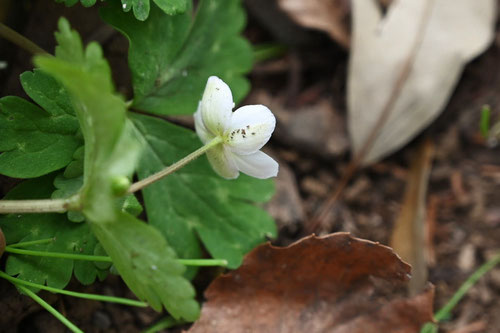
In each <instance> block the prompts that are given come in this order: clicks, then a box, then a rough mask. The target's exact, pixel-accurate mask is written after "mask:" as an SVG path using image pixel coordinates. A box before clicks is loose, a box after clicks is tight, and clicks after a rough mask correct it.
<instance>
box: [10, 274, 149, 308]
mask: <svg viewBox="0 0 500 333" xmlns="http://www.w3.org/2000/svg"><path fill="white" fill-rule="evenodd" d="M0 277H2V278H4V279H5V280H7V281H10V282H12V283H14V284H16V285H20V284H21V285H25V286H28V287H33V288H37V289H42V290H47V291H50V292H53V293H56V294H63V295H68V296H72V297H78V298H85V299H91V300H95V301H102V302H110V303H118V304H124V305H130V306H137V307H143V308H145V307H147V306H148V304H147V303H144V302H140V301H136V300H133V299H128V298H121V297H114V296H105V295H95V294H87V293H79V292H76V291H69V290H63V289H58V288H52V287H49V286H44V285H42V284H38V283H33V282H29V281H24V280H21V279H18V278H15V277H12V276H10V275H8V274H6V273H4V272H2V271H0Z"/></svg>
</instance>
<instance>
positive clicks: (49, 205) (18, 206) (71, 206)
mask: <svg viewBox="0 0 500 333" xmlns="http://www.w3.org/2000/svg"><path fill="white" fill-rule="evenodd" d="M79 208H80V207H79V197H78V196H77V195H75V196H72V197H70V198H67V199H42V200H0V214H11V213H19V214H21V213H64V212H67V211H68V210H79Z"/></svg>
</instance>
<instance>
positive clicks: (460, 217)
mask: <svg viewBox="0 0 500 333" xmlns="http://www.w3.org/2000/svg"><path fill="white" fill-rule="evenodd" d="M250 2H251V0H249V1H248V8H249V13H248V15H249V16H248V25H247V28H246V30H245V35H246V36H247V37H248V38H249V40H250V41H251V42H252V43H256V44H260V43H265V42H279V43H284V44H285V45H287V47H288V49H287V51H286V52H285V53H284V54H283V55H282V56H280V57H278V58H276V59H271V60H267V61H265V62H262V63H259V64H258V65H256V66H255V68H254V70H253V72H252V73H251V74H250V78H251V81H252V87H253V90H252V92H251V94H250V95H249V96H248V97H247V99H246V101H245V102H244V103H245V104H255V103H263V104H266V105H270V107H271V109H272V110H273V111H275V112H276V115H277V117H278V128H277V130H276V135H275V136H274V137H273V139H272V140H271V142H270V145H269V151H268V152H269V153H270V154H272V155H273V156H274V157H276V158H277V159H278V160H279V161H280V166H281V173H280V177H279V178H278V181H277V187H278V194H277V196H276V197H275V199H273V201H272V202H271V203H270V204H269V205H268V209H269V211H270V212H271V214H272V215H274V216H275V218H276V220H277V223H278V227H279V237H278V239H276V240H274V243H276V244H279V245H286V244H290V243H291V242H293V241H296V240H297V239H299V238H301V237H303V236H305V235H306V230H307V227H306V223H307V221H309V220H310V218H311V217H312V216H314V214H315V213H317V211H318V210H319V209H320V208H321V207H322V205H323V203H324V201H325V199H326V198H328V197H329V196H330V195H331V194H332V192H333V191H334V189H335V188H336V186H338V184H339V180H340V178H341V176H342V174H343V172H345V168H346V166H347V164H348V162H349V159H350V155H349V140H348V137H347V134H346V133H347V130H346V121H345V119H346V101H345V95H346V87H345V82H346V73H347V61H348V51H347V50H345V49H343V48H341V47H340V46H338V45H337V44H336V43H335V42H334V41H332V40H331V39H330V38H329V37H328V36H327V35H326V34H323V33H321V32H317V31H312V30H308V29H305V28H302V27H300V26H298V25H296V24H294V23H293V22H292V21H290V20H289V19H288V18H287V17H286V16H285V15H284V14H282V13H280V12H279V11H278V10H277V8H276V5H274V4H273V3H272V2H271V4H267V5H266V4H265V1H259V3H261V4H262V7H261V8H260V9H259V8H256V7H258V6H255V5H251V4H250ZM6 3H8V5H10V7H9V8H8V9H7V6H4V5H2V6H4V7H2V6H0V20H4V22H5V23H6V24H7V25H9V26H11V27H13V28H14V29H15V30H17V31H19V32H21V33H22V34H23V35H24V36H26V37H28V38H29V39H31V40H33V41H35V42H36V43H37V44H38V45H40V46H41V47H43V48H44V49H46V50H49V51H52V50H53V49H54V38H53V31H55V29H56V22H57V19H58V17H59V16H61V15H64V16H65V17H67V18H68V19H69V21H70V22H71V24H72V26H73V27H74V28H75V29H77V30H78V31H79V32H80V33H81V35H82V36H83V39H84V41H85V42H88V41H90V40H97V41H98V42H100V43H101V44H102V45H103V47H104V53H105V55H106V56H107V57H108V59H109V60H110V63H111V65H112V68H113V75H114V79H115V82H116V83H117V87H118V90H119V91H120V92H122V93H123V94H124V95H126V96H131V86H130V75H129V72H128V69H127V63H126V54H127V42H126V40H125V39H124V38H123V37H122V36H121V35H120V34H119V33H117V32H115V31H113V30H112V29H111V28H110V27H108V26H106V25H105V24H104V23H102V21H101V20H100V19H99V17H98V13H97V9H96V8H95V7H93V8H86V9H84V8H82V7H81V6H79V5H77V6H75V7H72V8H66V7H65V6H63V5H61V4H55V3H54V1H52V0H37V1H15V0H11V1H6ZM266 6H268V7H266ZM271 7H272V8H271ZM262 12H265V13H267V14H266V15H267V16H266V15H263V14H262ZM273 15H274V16H273ZM269 16H270V17H271V18H270V19H269ZM266 17H267V18H266ZM271 22H274V23H276V24H274V25H271V24H270V23H271ZM499 30H500V29H497V33H496V38H495V40H494V42H493V44H492V45H491V47H490V48H489V49H488V50H487V51H486V52H485V53H484V54H482V55H481V56H479V57H478V58H477V59H475V60H474V61H472V62H471V63H470V64H469V65H468V66H467V67H466V69H465V71H464V73H463V76H462V78H461V80H460V82H459V84H458V86H457V88H456V90H455V92H454V94H453V96H452V98H451V100H450V102H449V104H448V106H447V107H446V109H445V110H444V112H443V113H442V115H441V116H440V117H439V118H438V119H437V120H436V121H435V122H434V123H433V124H432V125H431V126H430V127H429V128H428V129H426V130H425V131H424V132H423V133H422V134H421V135H419V136H418V137H417V138H415V139H414V140H413V141H412V142H411V143H409V144H408V145H407V146H406V147H404V148H403V149H401V150H400V151H399V152H397V153H395V154H393V155H391V156H390V157H388V158H386V159H385V160H383V161H382V162H380V163H377V164H375V165H372V166H370V167H368V168H365V169H363V170H360V171H358V172H357V173H356V174H355V176H354V177H353V179H352V180H351V182H350V183H349V185H348V186H347V188H346V189H345V191H344V193H343V196H342V197H341V199H340V200H338V201H337V202H336V203H335V205H334V206H333V207H332V208H331V214H330V218H329V219H328V220H327V221H324V223H322V224H321V226H320V228H319V229H317V230H315V231H316V233H319V234H326V233H331V232H336V231H349V232H351V233H352V234H353V235H354V236H356V237H359V238H365V239H369V240H373V241H378V242H380V243H382V244H388V242H389V239H390V236H391V232H392V228H393V224H394V221H395V220H396V217H397V215H398V213H399V210H400V208H401V203H402V198H403V194H404V191H405V184H406V175H407V173H408V170H409V163H410V160H411V157H412V156H413V154H414V153H415V151H416V149H417V147H418V145H419V144H420V142H421V141H422V140H423V139H426V138H427V139H430V140H431V142H432V143H433V145H434V147H435V151H436V155H435V157H434V161H433V166H432V170H431V174H430V180H429V187H428V193H427V200H426V201H427V208H426V210H427V221H426V222H427V223H428V224H429V225H430V226H431V231H432V232H431V236H432V237H431V240H432V241H431V243H430V245H429V246H428V248H427V249H426V251H428V252H429V253H430V255H429V258H428V267H429V281H430V282H432V283H433V284H434V285H435V286H436V299H435V308H436V309H439V308H440V307H441V306H443V305H444V304H445V303H446V302H447V301H448V300H449V299H450V297H451V296H452V295H453V294H454V293H455V292H456V291H457V289H458V288H459V287H460V285H461V284H462V283H463V281H464V280H465V279H466V278H467V277H468V276H469V275H470V274H471V273H472V272H473V271H474V270H475V269H477V268H478V267H479V266H480V265H481V264H482V263H484V262H485V261H486V260H488V259H489V258H491V257H492V256H493V255H494V254H495V253H497V252H498V251H499V249H500V241H499V240H500V206H499V204H498V203H499V202H500V191H499V189H500V187H499V185H500V148H499V147H498V146H497V147H492V146H490V145H488V143H487V142H486V140H484V139H483V138H482V137H481V136H480V134H479V119H480V110H481V107H482V105H483V104H489V105H491V107H492V119H493V120H495V119H500V90H499V87H500V32H499ZM0 60H4V61H7V63H8V65H9V66H8V67H7V68H6V69H3V70H0V92H1V96H5V95H18V96H23V97H25V94H24V93H23V92H22V89H21V87H20V84H19V80H18V78H19V74H20V73H22V72H23V71H26V70H30V69H31V68H32V65H31V61H30V54H28V53H27V52H25V51H23V50H20V49H18V48H17V47H15V46H14V45H12V44H9V43H8V42H6V41H4V40H0ZM300 117H303V118H304V119H306V120H307V119H309V120H310V121H300V122H298V123H299V125H300V126H298V125H297V124H296V123H297V121H295V120H296V119H300ZM294 121H295V122H294ZM325 126H326V128H325ZM332 129H333V130H332ZM312 133H313V134H314V135H313V134H312ZM332 133H333V134H332ZM326 143H328V144H326ZM330 143H331V144H330ZM16 182H17V181H16V180H12V179H7V178H5V177H1V178H0V197H1V196H3V195H4V194H5V193H6V192H7V191H8V190H9V189H10V188H12V186H13V185H14V184H16ZM4 263H5V258H2V260H1V261H0V267H1V268H3V265H4ZM212 273H213V272H211V271H208V270H203V271H201V273H200V275H201V276H200V277H199V278H198V279H197V280H196V281H197V287H198V289H199V294H202V292H203V289H204V288H205V287H206V284H207V280H208V279H209V277H211V276H212ZM68 289H70V290H76V291H84V292H95V293H101V294H110V295H111V294H112V295H116V296H125V297H132V295H131V293H130V291H128V289H127V288H126V286H125V285H124V284H123V283H122V282H121V280H120V279H119V278H118V277H116V276H110V277H109V278H108V279H106V280H105V281H104V282H101V283H96V284H94V285H92V286H88V287H85V286H82V285H80V284H78V283H77V282H76V281H73V282H72V283H71V285H70V286H69V288H68ZM41 296H42V297H43V298H44V299H46V300H47V301H48V302H49V303H51V304H52V305H54V306H55V307H56V308H57V309H58V310H59V311H61V312H62V313H63V314H65V315H66V316H67V317H68V318H69V319H70V320H71V321H73V322H74V323H75V324H76V325H77V326H79V327H80V328H82V329H83V330H84V331H85V332H138V331H140V330H143V329H145V328H147V327H149V326H150V325H152V324H154V323H155V322H156V321H158V320H160V319H161V318H162V315H161V314H158V313H156V312H154V311H153V310H150V309H137V308H130V307H125V306H118V305H110V304H104V303H99V302H93V301H84V300H79V299H73V298H70V297H65V296H56V295H52V294H50V293H41ZM0 301H1V302H0V332H65V331H66V329H65V328H64V327H63V326H62V325H61V324H60V323H59V322H58V321H57V320H56V319H55V318H54V317H52V316H51V315H50V314H48V313H47V312H45V311H44V310H43V309H41V308H40V307H39V306H38V305H36V304H35V303H34V302H33V301H31V300H30V299H28V298H27V297H24V296H20V295H19V294H18V293H17V291H16V290H15V289H14V288H13V287H12V286H11V285H10V284H9V283H8V282H6V281H5V280H0ZM498 313H500V267H497V268H495V269H493V270H492V271H491V272H490V273H488V274H487V275H486V276H485V277H483V278H482V279H481V280H480V281H479V282H478V283H477V284H476V285H475V286H474V287H473V288H472V289H471V290H470V292H469V293H468V294H467V296H466V297H465V298H464V299H463V300H462V301H461V302H460V303H459V305H458V306H457V307H456V308H455V310H454V311H453V315H452V317H451V318H450V320H449V321H447V322H445V323H443V325H442V326H441V328H442V330H443V332H498V327H500V316H498ZM171 331H172V332H174V331H180V328H177V329H175V330H171Z"/></svg>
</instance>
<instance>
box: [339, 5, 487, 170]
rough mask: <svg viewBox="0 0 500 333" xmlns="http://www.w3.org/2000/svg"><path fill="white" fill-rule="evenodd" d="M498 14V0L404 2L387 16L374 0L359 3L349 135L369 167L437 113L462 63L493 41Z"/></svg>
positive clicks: (350, 81) (355, 7) (350, 83)
mask: <svg viewBox="0 0 500 333" xmlns="http://www.w3.org/2000/svg"><path fill="white" fill-rule="evenodd" d="M495 18H496V1H495V0H476V1H470V0H426V1H423V0H400V1H394V2H393V3H392V4H391V6H390V7H389V9H388V11H387V13H386V14H385V16H383V14H382V12H381V10H380V7H379V6H377V4H376V2H375V0H353V34H352V48H351V50H352V51H351V58H350V64H349V78H348V105H349V132H350V136H351V140H352V142H353V146H354V153H355V154H359V153H360V152H361V154H362V155H364V156H362V160H361V162H362V164H363V165H367V164H370V163H373V162H376V161H378V160H380V159H381V158H383V157H385V156H386V155H388V154H390V153H391V152H393V151H395V150H396V149H398V148H400V147H401V146H402V145H404V144H405V143H407V142H408V141H409V140H410V139H412V138H413V137H414V136H415V135H417V134H418V133H419V132H420V131H421V130H422V129H423V128H425V127H426V126H427V125H429V123H431V122H432V121H433V120H434V119H435V118H436V117H437V116H438V115H439V113H440V112H441V111H442V110H443V108H444V107H445V105H446V103H447V101H448V99H449V98H450V95H451V93H452V91H453V88H454V87H455V85H456V84H457V81H458V79H459V77H460V75H461V73H462V70H463V67H464V65H465V64H466V63H467V62H468V61H469V60H471V59H472V58H474V57H475V56H477V55H478V54H479V53H481V52H483V51H484V50H485V49H486V47H487V46H488V45H489V44H490V42H491V41H492V38H493V31H494V24H495ZM402 73H404V74H402ZM391 105H392V106H391ZM381 119H382V120H381ZM374 131H375V132H374ZM366 145H367V146H368V147H369V149H368V150H367V151H366V152H364V151H363V150H365V149H366V148H365V147H366ZM365 153H366V154H365Z"/></svg>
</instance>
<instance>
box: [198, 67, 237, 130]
mask: <svg viewBox="0 0 500 333" xmlns="http://www.w3.org/2000/svg"><path fill="white" fill-rule="evenodd" d="M233 107H234V103H233V95H232V94H231V89H229V86H228V85H227V84H226V83H224V81H222V80H221V79H219V78H218V77H217V76H211V77H209V78H208V81H207V86H206V87H205V92H204V93H203V98H202V99H201V118H202V119H203V122H204V123H205V127H206V128H207V129H208V130H209V131H210V132H212V134H214V135H215V136H217V135H222V134H223V133H224V130H225V129H226V128H227V127H228V126H229V124H230V121H231V115H232V110H233Z"/></svg>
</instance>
